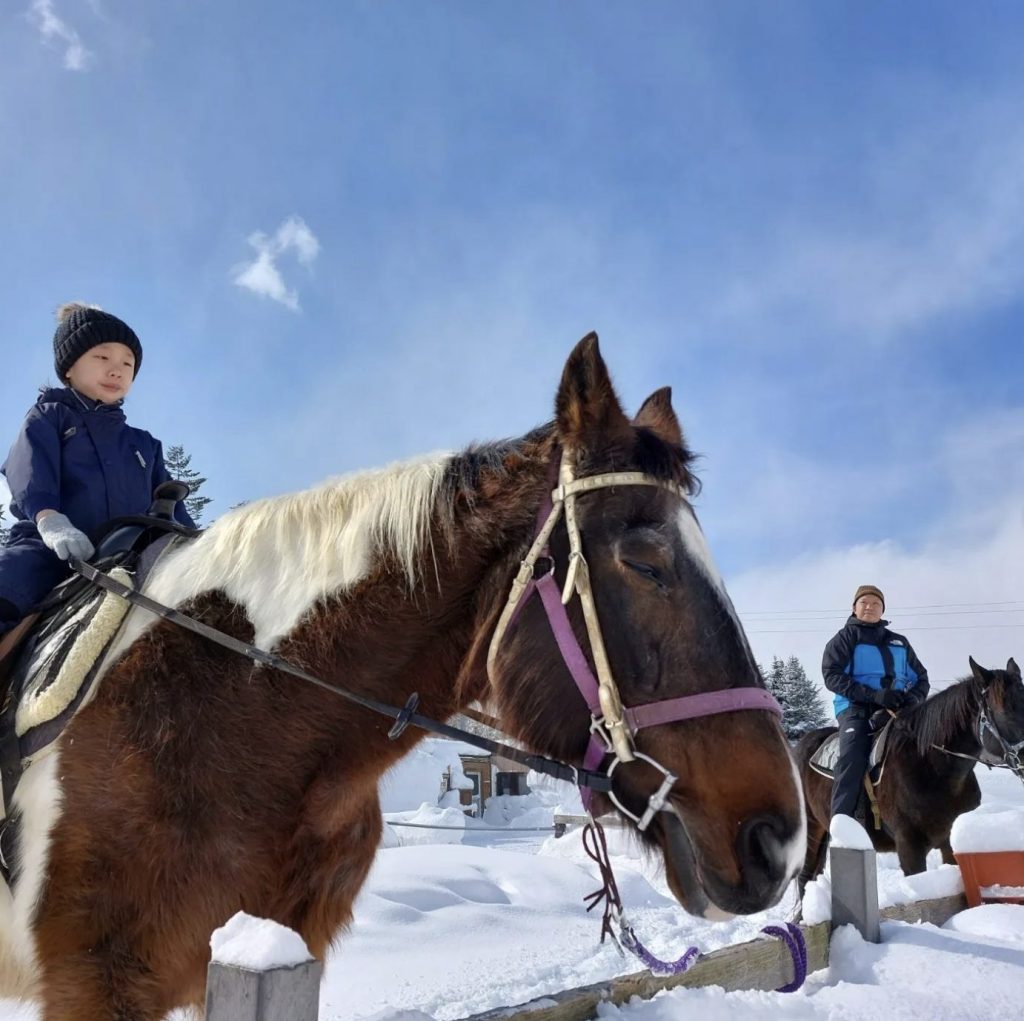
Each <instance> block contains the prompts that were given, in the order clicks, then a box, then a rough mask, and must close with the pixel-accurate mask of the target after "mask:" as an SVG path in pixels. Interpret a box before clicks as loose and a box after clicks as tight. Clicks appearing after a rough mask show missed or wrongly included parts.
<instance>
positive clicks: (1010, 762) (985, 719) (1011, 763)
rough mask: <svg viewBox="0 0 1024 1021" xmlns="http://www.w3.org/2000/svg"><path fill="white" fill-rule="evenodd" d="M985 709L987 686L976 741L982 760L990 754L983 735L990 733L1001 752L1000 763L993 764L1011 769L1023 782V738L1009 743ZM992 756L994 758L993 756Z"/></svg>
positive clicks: (983, 696)
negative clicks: (978, 744) (979, 747)
mask: <svg viewBox="0 0 1024 1021" xmlns="http://www.w3.org/2000/svg"><path fill="white" fill-rule="evenodd" d="M987 709H988V688H986V689H985V690H984V691H983V692H982V698H981V712H980V713H978V741H979V742H980V744H981V754H982V756H983V758H982V761H983V762H984V761H985V760H984V756H985V755H990V756H991V753H990V752H987V751H986V749H985V735H986V734H991V735H992V736H993V737H994V738H995V739H996V741H997V742H998V743H999V747H1000V748H1001V749H1002V752H1003V761H1002V762H1001V763H993V765H1001V766H1006V768H1007V769H1012V770H1013V772H1014V773H1015V774H1016V775H1017V776H1018V777H1019V779H1020V780H1021V781H1022V782H1024V762H1021V753H1022V751H1024V740H1021V741H1017V742H1016V743H1015V744H1010V742H1009V741H1007V740H1006V738H1005V737H1003V735H1002V733H1001V732H1000V730H999V728H998V727H997V726H996V723H995V720H992V719H990V718H989V715H988V712H987V711H986V710H987ZM992 757H993V758H994V756H992Z"/></svg>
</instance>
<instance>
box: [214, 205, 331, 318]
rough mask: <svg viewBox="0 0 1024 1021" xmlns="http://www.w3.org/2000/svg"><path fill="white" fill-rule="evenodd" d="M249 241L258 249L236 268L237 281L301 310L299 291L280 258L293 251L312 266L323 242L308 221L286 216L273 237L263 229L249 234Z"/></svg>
mask: <svg viewBox="0 0 1024 1021" xmlns="http://www.w3.org/2000/svg"><path fill="white" fill-rule="evenodd" d="M248 241H249V244H250V245H252V247H253V248H255V249H256V258H255V259H254V260H253V261H252V262H250V263H247V264H246V265H244V266H241V267H239V268H237V269H236V270H235V271H234V278H233V279H234V282H235V283H236V284H237V285H238V286H239V287H244V288H246V289H247V290H250V291H252V292H253V294H259V295H262V296H263V297H265V298H270V299H271V300H273V301H276V302H279V303H280V304H282V305H284V306H286V307H287V308H290V309H291V310H292V311H293V312H298V311H299V295H298V292H297V291H296V290H295V289H294V288H290V287H288V286H287V284H285V281H284V277H283V276H282V275H281V271H280V270H279V269H278V268H277V260H278V259H279V258H280V257H281V256H282V255H286V254H287V253H288V252H294V253H295V257H296V259H298V261H299V263H301V264H302V265H303V266H310V265H312V263H313V260H314V259H316V257H317V255H318V253H319V252H320V242H319V241H317V239H316V237H315V235H314V234H313V232H312V231H311V230H310V229H309V227H308V226H307V225H306V223H305V221H304V220H302V219H301V217H298V216H290V217H288V219H287V220H285V221H284V222H283V223H282V224H281V226H280V227H278V228H277V232H276V233H275V234H274V236H273V237H268V236H267V235H266V234H264V233H263V232H262V231H256V232H255V233H253V234H250V235H249V238H248Z"/></svg>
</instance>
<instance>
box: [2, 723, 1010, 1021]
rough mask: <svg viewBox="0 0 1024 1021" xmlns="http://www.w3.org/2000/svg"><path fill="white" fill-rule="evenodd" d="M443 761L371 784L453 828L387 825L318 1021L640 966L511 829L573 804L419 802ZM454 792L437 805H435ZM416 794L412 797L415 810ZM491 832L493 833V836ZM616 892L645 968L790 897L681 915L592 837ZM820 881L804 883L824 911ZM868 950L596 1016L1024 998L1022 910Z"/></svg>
mask: <svg viewBox="0 0 1024 1021" xmlns="http://www.w3.org/2000/svg"><path fill="white" fill-rule="evenodd" d="M448 764H454V766H455V769H456V774H457V775H458V759H457V757H454V755H453V752H452V751H451V749H450V748H449V747H446V746H444V745H443V743H440V742H433V741H431V742H426V743H425V744H424V745H423V746H421V748H420V749H418V750H417V752H414V754H413V756H411V757H410V759H408V760H406V762H405V763H403V764H402V765H401V766H400V767H399V770H398V772H397V773H396V774H395V775H393V776H392V777H390V778H388V780H387V782H386V783H385V784H384V785H383V787H382V797H383V803H384V807H385V811H386V815H387V818H388V819H389V820H390V821H392V822H402V821H405V822H410V821H413V822H418V823H420V824H425V823H428V822H431V821H432V822H435V823H437V824H439V825H444V826H451V827H454V828H452V829H445V830H428V829H419V828H411V827H398V826H395V827H389V832H388V833H387V835H386V839H385V841H384V844H385V846H384V847H382V849H381V851H380V853H379V855H378V858H377V861H376V863H375V866H374V868H373V871H372V873H371V876H370V879H369V882H368V883H367V885H366V887H365V888H364V890H363V893H362V895H361V896H360V898H359V900H358V902H357V906H356V913H355V914H356V917H355V923H354V925H353V926H352V928H351V930H350V931H349V932H348V933H346V934H345V935H344V936H343V937H342V938H341V939H340V940H339V941H338V943H337V946H336V949H335V951H334V953H333V954H332V955H331V956H330V958H329V960H328V962H327V968H326V974H325V981H324V984H323V988H322V995H321V1019H322V1021H349V1019H362V1018H374V1019H375V1021H384V1019H387V1021H425V1019H435V1021H448V1019H453V1018H460V1017H465V1016H466V1015H469V1014H473V1013H477V1012H480V1011H484V1010H488V1009H491V1008H494V1007H500V1006H506V1005H513V1004H516V1003H520V1002H523V1001H525V1000H528V999H531V998H534V997H539V996H544V995H546V994H551V993H554V992H558V991H560V990H563V989H567V988H571V987H573V986H579V985H585V984H588V983H592V982H597V981H601V980H604V979H607V978H610V977H612V976H615V975H619V974H626V973H629V972H633V971H638V970H640V969H639V967H638V965H637V963H636V962H635V961H634V960H632V959H623V958H622V957H620V956H619V954H618V952H617V951H616V950H615V948H614V947H612V946H611V945H609V944H607V943H606V944H605V945H603V946H602V945H600V944H599V942H598V936H599V920H598V919H597V918H595V917H593V916H592V915H588V914H587V913H586V912H585V910H584V908H583V905H582V898H583V896H584V895H585V894H587V893H590V892H591V891H593V890H594V889H595V888H596V887H597V886H598V885H599V884H598V882H597V880H596V879H595V875H596V873H595V870H594V868H593V866H592V864H591V862H590V860H589V859H588V858H587V857H586V855H585V854H584V852H583V849H582V847H581V843H580V837H579V833H578V832H577V833H570V834H568V835H567V836H565V837H563V838H561V839H558V840H556V839H554V838H553V837H551V836H548V835H546V834H544V833H541V832H530V831H527V832H513V831H512V830H511V827H516V828H519V827H533V826H550V825H551V821H552V816H553V814H554V813H555V812H570V813H576V812H580V811H581V808H580V805H579V800H578V796H577V795H576V793H575V791H573V790H571V789H570V788H568V787H566V786H564V785H561V784H555V783H549V782H546V781H545V780H544V779H543V778H540V777H537V776H533V775H531V778H530V780H531V789H532V790H533V793H531V794H530V795H527V796H524V797H521V798H495V799H492V801H491V802H490V803H489V805H488V809H487V811H486V813H485V815H484V817H483V818H482V819H481V820H479V821H477V820H472V819H470V820H467V819H466V818H465V817H464V816H463V815H462V813H461V812H459V811H458V810H457V809H455V808H454V807H453V806H452V805H450V804H449V805H442V806H438V807H435V804H436V800H437V796H438V790H439V776H440V772H441V770H442V769H443V768H444V766H445V765H448ZM979 780H980V782H981V784H982V789H983V791H984V798H985V802H986V803H987V804H993V805H996V804H1000V803H1002V804H1005V805H1008V806H1016V807H1024V787H1022V786H1021V784H1020V782H1019V781H1017V780H1016V779H1015V778H1014V777H1013V776H1011V775H1009V774H1007V773H1003V772H994V771H993V772H989V771H987V770H985V769H983V768H982V769H980V770H979ZM453 797H454V795H449V796H448V798H449V799H452V798H453ZM424 802H425V804H424ZM502 827H505V828H506V829H505V830H504V831H502ZM609 842H610V845H611V848H612V852H613V861H614V864H615V868H616V874H617V877H618V882H619V889H620V893H621V895H622V900H623V903H624V904H625V907H626V911H627V914H628V915H629V917H630V919H631V921H632V923H633V925H634V927H635V929H636V931H637V933H638V935H639V936H640V938H641V939H642V940H643V941H644V942H645V943H646V944H647V945H648V947H649V948H650V949H651V950H652V951H653V952H654V953H655V954H656V955H658V956H660V957H662V958H668V959H675V958H677V957H679V956H680V955H681V954H682V953H683V951H684V950H685V948H686V947H688V946H690V945H696V946H699V947H700V948H701V950H704V951H710V950H714V949H716V948H718V947H721V946H725V945H727V944H729V943H736V942H740V941H743V940H747V939H752V938H754V937H756V935H757V933H758V931H759V930H760V929H761V927H762V926H764V925H766V924H769V923H771V922H779V921H781V920H784V919H785V918H786V916H787V914H788V912H789V911H790V910H791V909H792V907H793V903H792V899H791V898H792V894H790V896H789V897H788V898H787V899H786V900H785V901H784V902H783V903H781V904H780V905H779V906H778V907H777V908H776V909H775V910H773V911H770V912H767V913H765V914H764V915H763V916H754V917H750V918H742V919H735V920H733V921H732V922H729V923H727V924H716V925H712V924H711V923H706V922H702V921H698V920H696V919H694V918H691V917H690V916H688V915H687V914H686V913H685V912H683V911H682V910H681V909H680V908H679V907H678V906H677V905H676V904H675V902H674V901H673V899H672V898H671V896H670V895H669V893H668V890H667V887H666V886H665V882H664V877H663V875H662V874H661V872H660V870H659V869H658V867H657V866H656V865H655V863H654V862H652V861H649V860H646V859H645V858H644V857H643V856H642V855H640V854H639V852H638V850H637V848H636V846H635V844H634V843H633V842H632V840H631V839H630V838H629V837H628V836H627V835H626V834H625V833H624V832H620V831H617V830H612V831H609ZM932 857H933V859H934V860H931V861H930V863H929V874H928V876H927V877H920V878H918V879H916V880H915V881H914V882H913V883H908V882H907V881H905V880H904V879H903V878H902V875H901V873H900V872H899V870H898V867H897V865H896V861H895V856H894V855H881V856H880V875H879V892H880V901H881V902H882V903H883V904H884V903H892V902H894V901H899V900H907V899H914V898H915V896H918V897H920V896H938V895H940V894H944V893H947V892H954V891H956V890H958V889H959V888H960V887H959V872H958V870H956V869H955V868H953V867H948V866H941V864H940V862H939V861H938V855H937V854H933V856H932ZM826 894H827V878H826V879H825V880H824V881H823V882H822V884H821V889H820V890H819V891H818V898H819V902H818V903H819V908H820V904H821V903H827V896H826ZM883 939H884V943H883V944H882V945H881V946H874V945H871V944H866V943H864V942H862V941H861V940H860V938H859V936H858V935H857V934H856V933H855V932H854V931H852V930H849V929H844V930H842V931H840V932H839V933H837V935H836V936H835V938H834V940H833V944H832V963H831V965H830V967H829V968H828V969H827V970H826V971H822V972H819V973H817V974H813V975H811V976H810V977H809V979H808V981H807V984H806V985H805V987H804V989H802V990H801V991H799V992H797V993H795V994H789V995H785V994H779V993H724V992H722V991H721V990H720V989H717V988H711V989H706V990H676V991H674V992H669V993H663V994H661V995H660V996H659V997H657V998H655V999H654V1000H652V1001H648V1002H640V1001H634V1002H633V1003H631V1004H628V1005H626V1006H623V1007H621V1008H616V1007H612V1006H606V1007H604V1008H602V1012H601V1017H602V1018H618V1017H619V1016H620V1015H621V1016H622V1017H624V1018H626V1019H627V1021H668V1019H676V1018H679V1017H682V1016H694V1017H700V1018H701V1019H702V1021H715V1019H719V1018H744V1019H746V1018H773V1017H777V1016H780V1015H784V1016H786V1017H792V1018H815V1019H818V1018H822V1019H823V1018H830V1019H837V1021H838V1019H844V1021H845V1019H856V1021H870V1019H872V1018H886V1019H889V1021H896V1019H901V1018H907V1019H911V1018H912V1019H913V1021H921V1019H929V1021H940V1019H949V1021H954V1019H955V1021H966V1019H972V1018H977V1019H978V1021H982V1019H984V1021H994V1019H1001V1018H1011V1017H1012V1018H1017V1017H1020V1016H1021V1013H1022V1003H1024V907H1018V906H1011V905H986V906H983V907H981V908H975V909H973V910H969V911H965V912H963V913H961V914H960V915H958V916H956V917H955V918H953V919H951V920H950V922H949V923H947V925H946V926H944V927H943V928H941V929H940V928H936V927H935V926H930V925H907V924H904V923H885V924H883ZM36 1018H37V1014H36V1012H35V1010H34V1009H33V1008H31V1007H26V1006H24V1005H19V1004H15V1003H14V1002H12V1001H0V1021H36Z"/></svg>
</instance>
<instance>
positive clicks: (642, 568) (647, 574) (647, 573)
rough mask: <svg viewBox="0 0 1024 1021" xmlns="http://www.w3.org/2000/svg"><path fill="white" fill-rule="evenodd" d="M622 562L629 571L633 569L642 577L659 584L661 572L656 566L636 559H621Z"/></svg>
mask: <svg viewBox="0 0 1024 1021" xmlns="http://www.w3.org/2000/svg"><path fill="white" fill-rule="evenodd" d="M622 562H623V563H624V564H625V565H626V566H627V567H628V568H629V569H630V570H631V571H635V572H636V573H637V574H639V575H642V576H643V577H644V578H648V579H649V580H650V581H656V582H657V583H658V584H659V585H660V584H661V573H660V572H659V571H658V569H657V568H656V567H651V565H650V564H644V563H641V562H639V561H637V560H623V561H622Z"/></svg>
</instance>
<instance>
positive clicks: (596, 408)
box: [555, 333, 630, 450]
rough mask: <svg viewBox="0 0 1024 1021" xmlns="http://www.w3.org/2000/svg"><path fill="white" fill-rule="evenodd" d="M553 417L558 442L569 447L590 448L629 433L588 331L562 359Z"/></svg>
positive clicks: (598, 353)
mask: <svg viewBox="0 0 1024 1021" xmlns="http://www.w3.org/2000/svg"><path fill="white" fill-rule="evenodd" d="M555 421H556V424H557V427H558V436H559V439H560V440H561V441H562V445H563V446H565V447H569V448H572V449H579V450H588V449H594V447H596V446H598V445H603V444H604V443H607V442H608V441H609V440H614V439H615V438H617V437H619V436H621V437H622V438H623V439H624V438H625V437H626V436H628V434H629V431H630V424H629V419H628V418H626V413H625V412H624V411H623V410H622V405H621V404H620V403H619V399H618V397H616V396H615V389H614V387H613V386H612V380H611V376H609V375H608V367H607V366H606V365H605V363H604V359H603V358H602V357H601V352H600V351H599V350H598V346H597V334H596V333H588V334H587V335H586V336H585V337H584V338H583V339H582V340H581V341H580V342H579V343H578V344H577V345H576V346H575V347H574V348H573V350H572V354H570V355H569V358H568V360H567V361H566V363H565V369H564V370H563V371H562V382H561V385H560V386H559V388H558V396H557V397H556V398H555Z"/></svg>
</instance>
